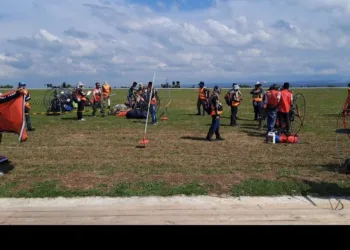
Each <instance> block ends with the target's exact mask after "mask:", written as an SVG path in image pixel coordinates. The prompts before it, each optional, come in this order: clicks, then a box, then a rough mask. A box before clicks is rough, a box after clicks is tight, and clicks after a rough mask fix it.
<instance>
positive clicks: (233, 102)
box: [225, 83, 242, 127]
mask: <svg viewBox="0 0 350 250" xmlns="http://www.w3.org/2000/svg"><path fill="white" fill-rule="evenodd" d="M239 89H240V87H239V86H238V84H236V83H233V84H232V89H231V90H230V91H229V92H228V93H227V94H226V96H225V99H227V100H226V102H227V104H228V105H229V106H230V107H231V122H230V126H232V127H236V126H238V124H237V113H238V106H239V105H240V104H241V101H242V94H241V92H240V91H239Z"/></svg>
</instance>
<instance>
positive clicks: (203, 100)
mask: <svg viewBox="0 0 350 250" xmlns="http://www.w3.org/2000/svg"><path fill="white" fill-rule="evenodd" d="M198 85H199V90H198V101H197V109H198V113H197V115H201V106H202V107H203V115H204V113H205V106H206V104H207V100H208V98H209V90H208V89H207V88H206V87H205V83H204V82H200V83H199V84H198Z"/></svg>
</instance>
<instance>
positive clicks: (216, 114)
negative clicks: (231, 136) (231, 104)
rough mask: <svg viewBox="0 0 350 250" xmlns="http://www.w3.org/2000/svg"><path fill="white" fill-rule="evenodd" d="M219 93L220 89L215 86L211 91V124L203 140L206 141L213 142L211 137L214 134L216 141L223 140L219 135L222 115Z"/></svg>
mask: <svg viewBox="0 0 350 250" xmlns="http://www.w3.org/2000/svg"><path fill="white" fill-rule="evenodd" d="M220 93H221V90H220V88H219V87H218V86H215V87H214V89H213V94H212V95H211V97H210V98H209V104H210V107H211V113H210V114H211V117H212V122H211V126H210V128H209V131H208V134H207V137H206V138H205V139H206V140H207V141H213V139H212V137H213V135H214V134H215V136H216V140H217V141H222V140H224V139H223V138H222V137H221V135H220V115H221V114H222V105H221V103H220V100H219V96H220Z"/></svg>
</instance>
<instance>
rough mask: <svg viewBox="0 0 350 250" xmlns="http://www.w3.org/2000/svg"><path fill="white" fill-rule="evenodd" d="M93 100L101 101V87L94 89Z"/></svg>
mask: <svg viewBox="0 0 350 250" xmlns="http://www.w3.org/2000/svg"><path fill="white" fill-rule="evenodd" d="M94 101H95V102H101V101H102V97H101V89H98V88H95V89H94Z"/></svg>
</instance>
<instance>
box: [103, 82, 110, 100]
mask: <svg viewBox="0 0 350 250" xmlns="http://www.w3.org/2000/svg"><path fill="white" fill-rule="evenodd" d="M102 90H103V97H104V98H107V97H109V95H110V93H111V92H112V88H111V86H109V84H107V83H105V84H103V86H102Z"/></svg>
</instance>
